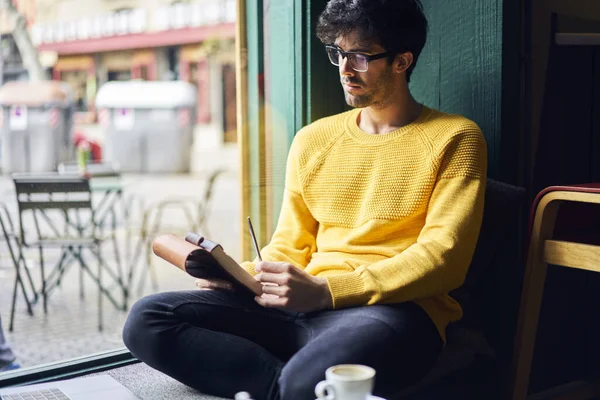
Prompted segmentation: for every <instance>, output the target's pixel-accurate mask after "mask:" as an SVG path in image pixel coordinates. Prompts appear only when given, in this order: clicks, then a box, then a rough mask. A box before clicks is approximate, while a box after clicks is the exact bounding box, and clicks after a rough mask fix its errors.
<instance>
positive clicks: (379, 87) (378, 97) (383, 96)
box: [344, 72, 394, 108]
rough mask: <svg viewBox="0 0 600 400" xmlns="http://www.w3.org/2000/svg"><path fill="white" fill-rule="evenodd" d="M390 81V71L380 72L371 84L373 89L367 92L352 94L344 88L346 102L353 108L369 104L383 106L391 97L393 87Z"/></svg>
mask: <svg viewBox="0 0 600 400" xmlns="http://www.w3.org/2000/svg"><path fill="white" fill-rule="evenodd" d="M390 82H391V72H390V73H389V74H387V73H382V74H381V75H380V76H379V77H378V78H377V79H376V80H375V82H374V84H373V85H372V86H373V89H372V90H370V91H369V92H368V93H365V94H362V95H352V94H350V93H348V92H346V91H345V90H344V97H345V99H346V103H347V104H348V105H349V106H350V107H354V108H365V107H369V106H374V107H383V106H385V105H387V103H388V102H389V100H390V99H391V98H392V91H393V90H394V89H393V88H392V87H391V86H390Z"/></svg>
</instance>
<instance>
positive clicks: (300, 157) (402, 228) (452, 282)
mask: <svg viewBox="0 0 600 400" xmlns="http://www.w3.org/2000/svg"><path fill="white" fill-rule="evenodd" d="M426 32H427V21H426V19H425V17H424V15H423V11H422V7H421V4H420V3H419V1H418V0H331V1H330V2H329V3H328V4H327V7H326V9H325V11H324V12H323V13H322V15H321V17H320V20H319V24H318V27H317V34H318V36H319V37H320V39H321V40H322V41H323V42H324V44H326V51H327V54H328V56H329V59H330V60H331V62H332V63H333V64H334V65H337V66H338V68H339V73H340V80H341V83H342V87H343V90H344V93H345V97H346V101H347V102H348V104H349V105H351V106H353V107H356V108H355V109H354V110H352V111H349V112H346V113H343V114H340V115H335V116H332V117H328V118H324V119H322V120H319V121H317V122H315V123H313V124H310V125H309V126H307V127H305V128H304V129H302V130H301V131H300V132H299V133H298V134H297V136H296V137H295V139H294V142H293V144H292V147H291V149H290V152H289V157H288V165H287V171H286V188H285V195H284V201H283V206H282V209H281V214H280V217H279V222H278V225H277V229H276V232H275V233H274V235H273V238H272V240H271V242H270V243H269V244H268V245H267V246H266V247H265V248H264V249H262V258H263V260H265V261H264V262H260V263H256V262H247V263H244V264H243V266H244V268H246V269H247V270H248V272H250V273H251V274H252V275H255V277H256V279H258V280H259V281H260V282H262V283H265V284H269V285H266V286H264V287H263V290H264V292H265V295H263V296H262V297H257V298H255V299H251V298H246V297H244V296H241V295H239V294H236V293H233V292H231V291H230V290H228V289H231V286H230V284H229V283H227V282H222V281H216V280H210V281H205V280H199V281H197V285H198V286H199V287H200V288H202V289H212V290H200V291H193V292H176V293H161V294H156V295H153V296H150V297H147V298H144V299H142V300H140V301H139V302H138V303H136V305H135V306H134V307H133V309H132V311H131V313H130V316H129V320H128V322H127V324H126V327H125V331H124V340H125V344H126V345H127V346H128V347H129V349H130V350H131V352H132V353H133V354H134V355H135V356H136V357H138V358H139V359H141V360H142V361H144V362H146V363H147V364H149V365H150V366H152V367H154V368H156V369H158V370H160V371H163V372H164V373H166V374H168V375H170V376H172V377H174V378H175V379H178V380H179V381H181V382H183V383H185V384H186V385H189V386H192V387H194V388H197V389H198V390H200V391H202V392H204V393H208V394H214V395H219V396H223V397H233V394H234V393H236V392H238V391H242V390H244V391H248V392H250V393H251V394H252V395H253V396H254V398H259V399H280V398H283V399H286V400H287V399H290V400H297V399H300V400H301V399H314V387H315V385H316V384H317V383H318V382H319V381H320V380H322V379H324V372H325V369H326V368H328V367H330V366H332V365H336V364H343V363H358V364H366V365H369V366H371V367H373V368H375V369H376V371H377V377H376V380H375V382H376V383H375V391H374V393H375V394H376V395H380V396H383V397H386V398H394V397H396V396H397V395H398V393H399V392H400V391H402V390H403V389H404V388H406V387H408V386H410V385H412V384H414V383H415V382H417V381H418V380H419V379H421V378H422V377H424V376H425V375H426V374H427V372H428V371H429V370H430V368H431V367H432V365H433V364H434V362H435V361H436V359H437V357H438V355H439V353H440V351H441V349H442V346H443V342H444V338H445V328H446V326H447V324H448V323H449V322H452V321H456V320H458V319H459V318H460V317H461V308H460V306H459V305H458V304H457V302H455V301H454V300H453V299H452V298H450V297H449V296H448V292H449V291H451V290H452V289H455V288H457V287H459V286H460V285H461V284H462V282H463V280H464V278H465V274H466V272H467V269H468V266H469V263H470V261H471V257H472V254H473V251H474V248H475V244H476V241H477V237H478V234H479V228H480V224H481V219H482V212H483V198H484V189H485V179H486V145H485V141H484V138H483V136H482V134H481V132H480V130H479V128H478V127H477V126H476V125H475V123H473V122H471V121H469V120H467V119H466V118H463V117H460V116H457V115H449V114H444V113H441V112H439V111H435V110H432V109H430V108H427V107H425V106H423V105H421V104H419V103H418V102H417V101H415V100H414V99H413V97H412V96H411V94H410V92H409V89H408V80H409V77H410V73H411V71H412V70H413V68H414V66H415V63H416V61H417V58H418V56H419V54H420V52H421V50H422V48H423V46H424V44H425V39H426Z"/></svg>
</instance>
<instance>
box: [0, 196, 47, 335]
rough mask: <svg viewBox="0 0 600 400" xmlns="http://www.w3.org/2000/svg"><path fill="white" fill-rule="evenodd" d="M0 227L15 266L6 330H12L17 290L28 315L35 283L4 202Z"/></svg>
mask: <svg viewBox="0 0 600 400" xmlns="http://www.w3.org/2000/svg"><path fill="white" fill-rule="evenodd" d="M0 229H2V238H3V240H4V243H5V245H6V247H7V249H8V253H9V255H10V261H11V263H12V264H13V266H14V267H15V283H14V287H13V295H12V302H11V307H10V322H9V326H8V330H9V331H10V332H12V331H13V328H14V318H15V310H16V304H17V296H18V292H19V290H21V293H22V294H23V298H24V299H25V303H26V304H27V313H28V314H29V315H33V310H32V307H31V306H32V305H33V304H34V303H35V302H36V301H37V299H38V295H37V292H36V290H35V284H34V282H33V278H32V277H31V273H30V272H29V269H28V268H27V265H26V263H25V258H24V257H23V251H22V248H21V243H20V242H19V237H18V236H17V232H16V230H15V226H14V224H13V221H12V218H11V216H10V212H9V211H8V208H7V207H6V204H4V203H0Z"/></svg>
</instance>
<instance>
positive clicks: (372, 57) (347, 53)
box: [325, 45, 390, 72]
mask: <svg viewBox="0 0 600 400" xmlns="http://www.w3.org/2000/svg"><path fill="white" fill-rule="evenodd" d="M330 50H335V51H337V52H338V53H339V54H340V55H341V56H342V58H348V56H351V55H359V56H361V57H364V58H365V59H366V60H367V68H366V69H365V70H364V71H363V70H359V69H356V68H354V66H353V65H352V61H351V60H352V59H351V58H348V60H349V61H350V67H352V69H353V70H355V71H356V72H367V71H368V70H369V63H370V62H371V61H374V60H379V59H381V58H385V57H388V56H390V53H389V52H387V51H385V52H383V53H378V54H365V53H360V52H357V51H343V50H342V49H340V48H339V47H337V46H333V45H326V46H325V51H326V52H327V58H329V61H330V62H331V63H332V64H333V65H335V66H336V67H337V66H339V65H340V62H339V61H337V64H336V62H335V61H334V60H333V59H332V58H331V57H330V56H329V51H330ZM338 59H339V58H338Z"/></svg>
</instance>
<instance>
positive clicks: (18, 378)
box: [0, 348, 139, 388]
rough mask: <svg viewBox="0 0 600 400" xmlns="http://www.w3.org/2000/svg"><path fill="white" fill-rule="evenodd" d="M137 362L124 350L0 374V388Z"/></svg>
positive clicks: (85, 373) (67, 376) (83, 373)
mask: <svg viewBox="0 0 600 400" xmlns="http://www.w3.org/2000/svg"><path fill="white" fill-rule="evenodd" d="M137 362H139V361H138V360H137V359H136V358H135V357H134V356H133V355H132V354H131V353H130V352H129V350H127V349H126V348H122V349H118V350H111V351H106V352H102V353H96V354H91V355H88V356H84V357H78V358H73V359H70V360H65V361H59V362H56V363H51V364H44V365H40V366H36V367H29V368H23V369H17V370H14V371H10V372H3V373H1V374H0V388H2V387H7V386H20V385H29V384H34V383H43V382H50V381H54V380H58V379H70V378H75V377H78V376H82V375H87V374H91V373H94V372H102V371H106V370H109V369H113V368H118V367H123V366H125V365H129V364H134V363H137Z"/></svg>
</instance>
